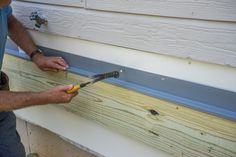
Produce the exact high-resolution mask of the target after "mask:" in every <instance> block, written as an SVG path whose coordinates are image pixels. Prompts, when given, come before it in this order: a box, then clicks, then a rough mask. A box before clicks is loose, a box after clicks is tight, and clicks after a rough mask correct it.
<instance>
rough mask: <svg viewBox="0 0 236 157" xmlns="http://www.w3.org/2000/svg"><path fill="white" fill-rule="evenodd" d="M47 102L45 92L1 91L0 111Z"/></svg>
mask: <svg viewBox="0 0 236 157" xmlns="http://www.w3.org/2000/svg"><path fill="white" fill-rule="evenodd" d="M46 102H47V98H46V97H45V94H44V93H39V92H38V93H36V92H9V91H0V112H1V111H11V110H14V109H19V108H24V107H28V106H33V105H42V104H45V103H46Z"/></svg>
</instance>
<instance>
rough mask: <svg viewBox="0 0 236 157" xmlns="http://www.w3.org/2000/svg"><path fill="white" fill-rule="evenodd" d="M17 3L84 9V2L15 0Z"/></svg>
mask: <svg viewBox="0 0 236 157" xmlns="http://www.w3.org/2000/svg"><path fill="white" fill-rule="evenodd" d="M17 1H23V2H24V1H25V2H34V3H45V4H55V5H64V6H72V7H84V5H85V0H17Z"/></svg>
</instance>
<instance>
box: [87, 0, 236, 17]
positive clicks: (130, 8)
mask: <svg viewBox="0 0 236 157" xmlns="http://www.w3.org/2000/svg"><path fill="white" fill-rule="evenodd" d="M86 8H91V9H99V10H107V11H118V12H127V13H136V14H149V15H159V16H168V17H182V18H194V19H195V18H196V19H208V20H223V21H236V9H235V8H236V1H234V0H217V1H216V0H198V1H196V0H188V1H185V0H178V1H176V0H165V1H163V0H128V1H127V0H112V1H111V0H86Z"/></svg>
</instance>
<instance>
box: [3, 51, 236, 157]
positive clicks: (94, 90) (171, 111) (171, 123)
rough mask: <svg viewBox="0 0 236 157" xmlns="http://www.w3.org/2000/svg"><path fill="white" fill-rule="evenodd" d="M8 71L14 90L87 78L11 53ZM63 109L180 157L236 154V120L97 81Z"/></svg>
mask: <svg viewBox="0 0 236 157" xmlns="http://www.w3.org/2000/svg"><path fill="white" fill-rule="evenodd" d="M4 71H5V72H7V74H8V75H9V76H10V80H11V88H12V89H13V90H32V91H40V90H45V89H48V88H50V87H53V86H55V85H59V84H70V83H77V82H78V81H79V82H83V81H86V80H87V78H84V77H81V76H78V75H75V74H71V73H57V74H54V73H45V72H42V71H40V70H38V69H37V68H36V67H35V66H34V65H33V64H32V63H31V62H29V61H25V60H22V59H19V58H15V57H12V56H8V55H6V56H5V62H4ZM60 107H61V108H63V109H65V110H67V111H69V112H72V113H74V114H76V115H78V116H82V117H84V118H86V119H91V120H93V121H96V122H97V123H99V124H101V125H104V126H106V127H108V128H111V129H113V130H114V131H118V132H121V133H123V134H125V135H127V136H130V137H133V138H135V139H137V140H139V141H142V142H144V143H146V144H148V145H150V146H152V147H154V148H156V149H161V150H164V151H166V152H169V153H171V154H173V155H175V156H189V157H193V156H198V157H207V156H214V157H233V156H236V122H233V121H229V120H225V119H222V118H219V117H215V116H212V115H208V114H206V113H202V112H198V111H195V110H192V109H189V108H185V107H183V106H181V105H177V104H172V103H169V102H166V101H162V100H158V99H155V98H152V97H149V96H145V95H142V94H140V93H136V92H134V91H130V90H127V89H124V88H121V87H117V86H113V85H110V84H106V83H102V82H101V83H97V84H94V85H93V86H90V87H88V88H84V89H83V90H81V91H80V93H79V95H78V96H77V97H76V98H75V99H74V100H73V101H72V102H71V104H70V105H63V106H60Z"/></svg>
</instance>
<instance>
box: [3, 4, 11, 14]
mask: <svg viewBox="0 0 236 157" xmlns="http://www.w3.org/2000/svg"><path fill="white" fill-rule="evenodd" d="M4 11H5V13H6V15H7V17H9V16H10V15H11V14H12V8H11V6H6V7H5V8H4Z"/></svg>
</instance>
